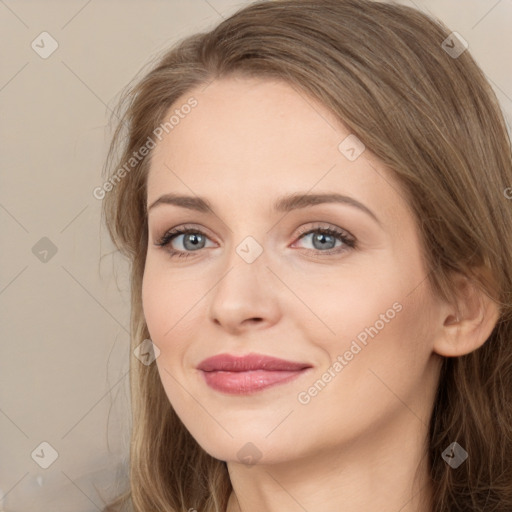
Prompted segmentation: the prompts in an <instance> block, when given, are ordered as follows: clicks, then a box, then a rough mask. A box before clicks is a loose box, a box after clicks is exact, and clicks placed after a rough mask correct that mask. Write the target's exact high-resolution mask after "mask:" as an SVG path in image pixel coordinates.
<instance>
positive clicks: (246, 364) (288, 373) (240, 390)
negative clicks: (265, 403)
mask: <svg viewBox="0 0 512 512" xmlns="http://www.w3.org/2000/svg"><path fill="white" fill-rule="evenodd" d="M197 368H198V370H200V371H201V373H202V375H203V377H204V379H205V382H206V384H207V385H208V386H210V387H211V388H212V389H215V390H216V391H220V392H223V393H228V394H238V395H240V394H249V393H254V392H256V391H261V390H263V389H267V388H269V387H272V386H275V385H278V384H285V383H288V382H290V381H292V380H294V379H296V378H297V377H299V376H300V375H303V374H304V373H306V372H307V371H308V370H309V369H310V368H312V365H310V364H308V363H298V362H294V361H286V360H284V359H277V358H274V357H269V356H264V355H261V354H248V355H246V356H242V357H236V356H232V355H230V354H219V355H217V356H214V357H210V358H208V359H205V360H204V361H202V362H201V363H200V364H199V365H198V367H197Z"/></svg>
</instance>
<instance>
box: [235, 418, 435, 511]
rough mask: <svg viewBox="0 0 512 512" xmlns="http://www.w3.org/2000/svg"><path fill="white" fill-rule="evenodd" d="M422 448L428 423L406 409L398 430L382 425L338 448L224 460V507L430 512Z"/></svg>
mask: <svg viewBox="0 0 512 512" xmlns="http://www.w3.org/2000/svg"><path fill="white" fill-rule="evenodd" d="M397 432H399V435H397ZM426 453H427V452H426V426H425V425H424V424H422V423H421V422H420V421H419V420H418V418H416V417H414V416H413V415H411V413H410V411H405V412H404V417H403V418H402V421H401V424H400V425H399V429H397V425H396V424H394V425H393V426H391V425H390V426H389V428H387V429H386V428H382V425H381V427H380V431H379V432H375V431H373V432H367V433H366V435H365V436H361V437H360V438H358V439H357V440H354V441H352V442H350V443H347V445H346V446H344V447H342V448H339V447H338V448H334V447H332V446H331V447H326V448H325V449H324V450H323V451H320V452H319V451H317V452H315V453H314V454H312V455H310V456H304V457H302V458H301V459H299V460H297V459H293V460H287V461H282V462H278V463H276V464H267V465H258V464H256V465H253V466H247V465H244V464H239V463H235V462H228V464H227V465H228V470H229V474H230V479H231V484H232V486H233V492H232V493H231V496H230V499H229V503H228V507H227V512H261V511H262V510H264V511H265V512H277V511H282V510H287V511H288V512H304V510H307V511H308V512H326V511H337V512H338V511H342V512H374V511H375V510H379V511H380V512H397V511H398V510H399V511H400V512H432V504H431V496H432V489H431V482H430V478H429V470H428V458H427V456H426Z"/></svg>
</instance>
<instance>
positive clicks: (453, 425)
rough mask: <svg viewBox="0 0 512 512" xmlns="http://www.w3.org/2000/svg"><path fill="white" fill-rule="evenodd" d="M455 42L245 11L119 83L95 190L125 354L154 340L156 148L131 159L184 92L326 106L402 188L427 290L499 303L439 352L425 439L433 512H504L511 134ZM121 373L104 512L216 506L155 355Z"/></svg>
mask: <svg viewBox="0 0 512 512" xmlns="http://www.w3.org/2000/svg"><path fill="white" fill-rule="evenodd" d="M454 37H456V36H454V35H453V34H452V35H451V31H450V30H449V29H448V28H446V27H445V26H444V25H443V24H442V23H441V22H440V21H438V20H434V19H432V18H430V17H428V16H426V15H425V14H423V13H421V12H420V11H418V10H415V9H412V8H410V7H406V6H401V5H396V4H388V3H382V2H375V1H370V0H270V1H258V2H255V3H253V4H250V5H249V6H247V7H245V8H242V9H241V10H239V11H238V12H237V13H235V14H234V15H232V16H231V17H229V18H228V19H226V20H224V21H222V22H221V23H220V24H219V25H218V26H217V27H215V28H214V29H212V30H211V31H209V32H206V33H201V34H196V35H193V36H190V37H187V38H186V39H184V40H182V41H181V42H179V44H177V45H176V46H175V47H173V48H172V49H171V50H170V51H168V52H166V53H165V54H164V55H163V56H161V57H160V58H159V59H158V61H157V63H156V64H154V65H153V66H152V69H151V70H150V71H149V72H147V73H146V74H145V75H144V76H143V77H142V78H140V79H138V80H137V82H136V83H134V84H132V85H130V86H129V87H128V89H127V90H126V91H125V93H124V94H123V96H122V98H121V101H120V102H119V105H118V109H117V110H116V115H118V116H119V119H120V121H119V122H118V124H117V129H116V131H115V134H114V137H113V140H112V145H111V148H110V153H109V157H108V159H107V162H106V168H105V178H106V181H105V184H104V187H103V188H102V189H101V191H98V196H99V197H103V209H104V210H103V213H104V215H105V219H106V225H107V227H108V230H109V233H110V236H111V237H112V240H113V241H114V243H115V244H116V247H117V248H118V249H119V250H120V251H121V252H122V253H123V254H124V255H126V256H127V257H128V258H129V260H130V262H131V294H132V295H131V348H132V350H134V349H135V347H137V345H139V344H140V343H141V342H142V341H143V340H144V339H146V338H149V332H148V330H147V326H146V324H145V320H144V316H143V312H142V304H141V285H142V276H143V271H144V265H145V257H146V250H147V242H148V233H147V218H146V177H147V173H148V168H149V159H150V156H151V150H149V152H148V154H147V155H146V156H144V157H143V158H140V159H139V158H137V159H136V160H130V159H131V158H133V155H134V154H135V153H137V154H140V150H141V148H142V147H144V146H146V147H148V146H151V145H150V143H149V141H150V139H151V140H152V141H154V140H155V134H156V133H158V131H156V132H155V130H157V128H158V126H159V125H160V124H161V123H164V122H165V121H166V119H165V118H164V117H165V115H166V113H167V112H168V111H169V108H170V107H171V106H174V105H175V102H176V100H177V99H179V98H180V97H185V98H186V97H187V93H188V92H189V91H191V90H192V89H193V88H194V87H197V86H199V85H202V84H207V83H208V82H210V81H212V80H214V79H216V78H220V77H225V76H228V75H233V74H239V75H244V76H257V77H263V78H266V77H268V78H272V79H281V80H284V81H286V82H287V83H288V84H290V85H292V86H293V87H295V88H297V89H298V90H300V91H301V92H302V93H303V94H307V95H310V97H312V98H314V99H316V100H318V101H320V102H321V103H322V104H323V105H325V106H326V107H327V108H328V109H330V111H332V112H333V113H334V114H335V115H336V116H337V118H338V119H339V120H340V121H342V122H343V123H344V124H345V126H347V127H349V128H350V130H351V132H352V133H354V134H355V135H356V136H357V137H358V138H359V139H360V140H361V141H362V142H363V143H364V144H365V146H366V147H367V148H369V149H370V150H371V151H372V152H373V153H374V154H375V155H377V156H378V157H379V158H380V159H381V160H382V162H383V163H384V164H386V165H387V166H388V167H389V168H391V169H392V170H393V172H394V174H395V175H396V177H397V179H398V180H399V183H400V184H401V185H402V189H403V191H404V194H405V196H406V198H407V200H408V202H409V204H410V205H411V207H412V208H413V211H414V213H415V216H416V219H417V221H418V226H419V229H420V231H421V240H422V249H423V252H424V258H425V261H426V262H427V265H428V266H427V269H428V271H429V274H428V279H429V280H430V282H431V284H432V287H433V290H434V291H435V293H436V294H438V295H439V296H440V297H443V298H447V299H453V298H454V297H453V294H452V291H453V287H452V285H451V283H452V280H451V279H452V277H453V275H454V273H459V274H462V275H465V276H467V277H468V278H469V279H471V280H472V282H474V283H476V285H478V286H479V287H480V288H481V289H482V290H484V291H485V293H487V294H488V295H489V296H490V297H492V298H493V299H494V300H495V301H496V303H497V304H498V305H499V307H500V317H499V319H498V322H497V324H496V325H495V327H494V330H493V332H492V333H491V336H490V337H489V338H488V340H487V341H486V342H485V343H484V345H483V346H482V347H481V348H479V349H478V350H476V351H473V352H471V353H470V354H468V355H465V356H462V357H454V358H444V359H443V364H442V370H441V376H440V382H439V388H438V392H437V396H436V399H435V404H434V411H433V414H432V417H431V422H430V429H429V437H428V440H427V441H428V457H429V467H430V475H431V479H432V485H433V491H434V493H433V510H434V511H435V512H453V511H468V510H474V511H484V510H485V511H491V510H492V511H495V512H510V511H511V510H512V462H511V461H512V314H511V310H512V308H511V290H512V202H511V200H510V199H509V198H508V197H510V196H511V195H512V193H511V194H507V193H506V192H505V191H507V190H508V191H511V189H510V188H509V187H511V186H512V154H511V142H510V137H509V134H508V132H507V128H506V125H505V122H504V119H503V114H502V112H501V110H500V106H499V103H498V101H497V99H496V96H495V94H494V92H493V90H492V88H491V87H490V85H489V83H488V82H487V81H486V79H485V76H484V74H483V73H482V71H481V70H480V68H479V67H478V65H477V64H476V63H475V61H474V60H473V58H472V57H471V55H470V53H469V51H468V50H467V49H466V50H465V51H463V50H464V48H463V47H461V44H462V43H461V42H460V39H454ZM450 38H451V39H450ZM447 41H448V42H447ZM453 48H455V50H457V51H454V50H453ZM183 95H185V96H183ZM177 106H179V105H177ZM198 108H200V106H199V107H198ZM123 169H124V171H123ZM130 366H131V373H130V375H131V381H130V383H131V400H132V419H133V428H132V434H131V436H132V437H131V448H130V459H131V460H130V489H129V491H128V492H127V493H126V494H125V495H123V496H121V497H120V498H119V499H118V500H117V501H116V503H115V504H112V506H111V507H109V508H107V509H106V510H118V507H119V505H121V504H122V503H124V504H125V505H126V506H127V507H129V509H133V510H136V511H138V512H154V511H155V510H159V511H162V512H163V511H166V512H174V511H182V510H183V511H187V510H189V509H190V508H195V509H197V510H199V511H205V512H214V511H215V512H221V511H222V512H223V511H225V509H226V505H227V501H228V497H229V494H230V492H231V490H232V488H231V483H230V480H229V474H228V471H227V466H226V463H225V462H224V461H220V460H217V459H214V458H213V457H211V456H210V455H208V454H207V453H206V452H205V451H204V450H203V449H202V448H201V447H200V446H199V445H198V444H197V442H196V441H195V440H194V439H193V437H192V436H191V435H190V433H189V432H188V431H187V429H186V428H185V427H184V425H183V424H182V423H181V421H180V419H179V418H178V417H177V415H176V413H175V412H174V410H173V408H172V406H171V405H170V403H169V400H168V398H167V397H166V395H165V392H164V389H163V386H162V384H161V382H160V378H159V375H158V371H157V367H156V364H151V365H148V366H146V365H144V364H140V362H139V361H138V360H137V359H135V358H134V357H132V359H131V362H130ZM453 441H457V442H458V443H459V444H460V445H461V446H463V447H464V448H465V449H466V450H467V451H468V452H469V454H470V456H469V458H468V459H467V461H466V463H464V464H463V465H461V466H460V467H459V468H458V469H457V470H456V471H455V470H453V469H452V468H451V467H449V465H448V464H446V463H445V461H444V460H443V459H442V457H441V454H442V452H443V450H445V448H446V447H448V446H449V445H450V444H451V443H452V442H453Z"/></svg>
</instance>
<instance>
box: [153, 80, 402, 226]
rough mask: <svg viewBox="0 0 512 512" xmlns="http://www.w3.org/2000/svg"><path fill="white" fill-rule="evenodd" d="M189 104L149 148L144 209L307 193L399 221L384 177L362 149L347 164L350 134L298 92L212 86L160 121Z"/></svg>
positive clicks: (395, 192) (273, 86)
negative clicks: (194, 200) (179, 196)
mask: <svg viewBox="0 0 512 512" xmlns="http://www.w3.org/2000/svg"><path fill="white" fill-rule="evenodd" d="M190 98H194V99H195V100H196V101H197V105H196V106H195V107H194V108H193V109H185V110H187V111H188V113H187V114H184V113H182V115H181V116H180V119H179V122H178V123H177V124H176V125H174V127H173V128H172V130H170V131H169V133H168V134H166V135H164V137H163V138H162V140H161V141H160V142H158V143H157V146H156V148H155V149H154V152H153V155H152V160H151V166H150V171H149V176H148V183H147V191H148V203H151V202H152V200H154V199H156V198H157V196H158V195H159V194H162V193H166V192H176V193H184V194H192V195H194V194H195V195H200V196H206V197H209V198H211V199H212V202H213V203H215V205H217V204H219V205H221V204H223V203H226V201H228V202H236V201H238V203H239V205H238V206H239V207H243V206H248V205H249V204H250V203H251V202H252V201H255V202H259V204H260V205H261V204H262V203H263V202H265V201H267V202H271V201H273V199H274V198H275V197H277V196H279V195H282V194H284V193H291V192H295V191H296V190H301V191H305V190H311V192H317V191H322V192H326V191H330V192H338V193H342V194H349V195H352V196H354V197H356V198H357V199H359V200H361V201H362V202H365V203H367V204H369V205H372V206H371V207H372V209H374V210H379V211H380V212H381V214H382V215H383V216H385V215H391V216H392V215H403V213H404V212H403V208H406V207H407V205H406V204H405V202H404V199H403V197H400V196H401V194H400V190H399V188H398V186H397V185H396V184H392V185H391V181H392V176H391V173H390V171H389V170H388V169H386V168H385V167H384V166H383V165H382V163H380V162H379V161H378V159H377V158H376V157H375V156H374V155H373V154H371V153H370V151H369V150H368V149H365V150H364V151H363V152H362V153H361V155H360V156H359V157H358V158H356V159H355V160H349V159H348V158H347V156H346V154H345V153H344V152H343V149H344V148H345V146H344V144H345V145H346V143H344V141H345V140H348V141H352V140H353V139H351V138H349V139H347V137H349V136H351V137H354V136H353V135H351V132H350V130H349V129H348V128H347V127H346V126H345V125H343V124H342V123H341V122H340V121H339V120H338V119H336V117H335V116H334V114H332V113H331V112H330V111H329V110H328V109H327V108H326V107H324V106H323V105H321V104H319V103H318V102H316V101H315V100H314V99H312V98H311V97H309V96H307V95H306V94H305V93H304V92H302V91H300V90H298V89H297V88H296V87H292V86H291V85H289V84H287V83H285V82H281V81H270V80H262V79H253V78H240V77H237V78H226V79H222V80H216V81H214V82H212V83H210V84H209V85H207V86H206V87H205V86H200V87H198V88H196V89H193V90H191V91H190V92H188V93H186V94H185V95H183V96H182V97H181V98H179V99H178V100H177V101H176V102H175V103H174V105H173V106H172V107H171V108H170V109H169V112H168V115H167V116H166V119H167V118H168V117H170V115H171V114H172V113H173V112H175V110H176V109H180V106H181V105H184V104H186V103H187V101H188V100H189V99H190ZM340 143H341V144H342V146H341V149H340ZM356 149H357V148H356ZM359 149H360V148H359ZM400 207H402V211H400Z"/></svg>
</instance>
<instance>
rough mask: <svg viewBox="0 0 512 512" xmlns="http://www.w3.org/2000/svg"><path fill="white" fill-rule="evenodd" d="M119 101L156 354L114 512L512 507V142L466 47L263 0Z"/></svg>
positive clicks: (140, 380) (132, 222)
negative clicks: (511, 195) (127, 510)
mask: <svg viewBox="0 0 512 512" xmlns="http://www.w3.org/2000/svg"><path fill="white" fill-rule="evenodd" d="M119 108H120V111H121V117H120V119H121V120H120V122H119V125H118V128H117V131H116V134H115V136H114V140H113V143H112V147H111V153H110V158H109V161H108V167H107V169H108V174H107V181H106V182H105V183H106V185H107V184H108V187H107V186H105V187H104V191H103V192H102V193H103V196H104V199H103V201H104V203H103V205H104V212H105V214H106V222H107V226H108V228H109V231H110V234H111V236H112V239H113V240H114V242H115V243H116V244H117V247H118V248H119V249H120V250H121V251H122V252H123V253H124V254H126V255H127V256H128V257H129V258H130V260H131V262H132V275H131V279H132V323H131V327H132V349H133V350H134V353H135V355H136V356H137V357H135V358H133V359H132V361H131V365H132V374H131V375H132V381H131V393H132V406H133V411H132V412H133V433H132V445H131V466H130V472H131V475H130V476H131V478H130V485H131V490H130V492H129V493H127V495H126V496H123V497H121V498H120V499H119V501H118V502H117V503H116V504H115V505H112V507H111V508H109V509H108V510H117V508H116V506H118V505H120V504H121V503H124V504H125V505H127V506H130V507H131V509H133V510H137V511H144V512H146V511H148V512H149V511H155V510H159V511H164V510H165V511H181V510H197V511H228V512H234V511H243V512H252V511H262V510H265V511H270V512H272V511H274V510H287V511H295V510H297V511H299V510H308V511H310V512H313V511H318V510H329V511H335V510H336V511H338V510H343V511H344V512H353V511H359V512H361V511H370V510H372V511H373V510H380V511H398V510H402V511H415V512H432V511H435V512H441V511H446V512H448V511H450V512H453V511H456V510H460V511H468V510H472V511H484V510H486V511H487V510H493V511H503V512H505V511H510V510H512V468H511V464H510V460H512V449H511V448H512V436H511V424H512V414H511V413H512V402H511V401H512V344H511V341H512V324H511V297H510V292H511V290H512V237H511V234H510V233H511V227H512V209H511V204H510V200H509V199H508V198H507V194H506V193H505V191H506V190H509V188H508V187H510V186H511V184H512V155H511V144H510V139H509V136H508V134H507V130H506V126H505V123H504V120H503V116H502V113H501V111H500V108H499V105H498V102H497V100H496V97H495V95H494V93H493V92H492V89H491V88H490V86H489V84H488V83H487V82H486V80H485V78H484V76H483V73H482V72H481V70H480V69H479V68H478V66H477V65H476V64H475V62H474V60H473V59H472V57H471V56H470V54H469V52H468V50H467V45H466V44H465V42H464V40H463V39H462V38H461V37H460V36H458V35H457V34H454V33H451V32H450V31H449V30H448V29H447V28H446V27H444V26H443V25H442V24H441V23H439V22H436V21H433V20H431V19H430V18H428V17H426V16H425V15H424V14H422V13H420V12H419V11H416V10H413V9H411V8H408V7H405V6H399V5H390V4H385V3H377V2H372V1H367V0H321V1H313V0H311V1H309V0H277V1H265V2H257V3H254V4H251V5H249V6H248V7H246V8H244V9H242V10H240V11H239V12H238V13H236V14H234V15H233V16H231V17H230V18H229V19H227V20H224V21H223V22H222V23H221V24H220V25H219V26H218V27H216V28H214V29H213V30H211V31H210V32H208V33H204V34H198V35H194V36H191V37H189V38H187V39H185V40H184V41H182V42H181V43H180V44H179V45H178V46H176V47H175V48H173V49H171V50H170V51H169V52H168V53H166V54H165V55H164V56H163V57H162V58H161V59H160V60H159V62H158V63H157V64H156V65H155V66H154V68H153V69H152V70H151V71H150V72H149V73H147V74H146V75H145V76H144V77H143V78H142V79H141V80H140V81H139V82H138V83H137V84H135V85H134V86H133V87H131V88H130V89H129V90H128V91H127V92H126V94H125V96H124V98H123V101H122V102H121V103H120V107H119ZM118 149H120V150H121V154H120V155H119V154H118ZM115 155H118V158H116V157H115ZM155 358H156V359H155Z"/></svg>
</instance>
